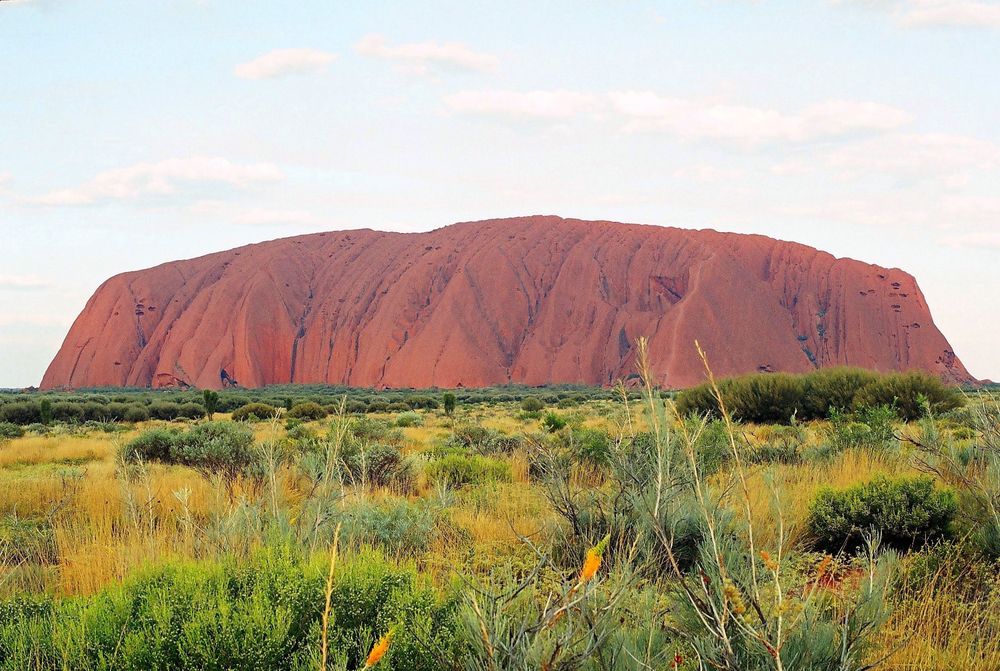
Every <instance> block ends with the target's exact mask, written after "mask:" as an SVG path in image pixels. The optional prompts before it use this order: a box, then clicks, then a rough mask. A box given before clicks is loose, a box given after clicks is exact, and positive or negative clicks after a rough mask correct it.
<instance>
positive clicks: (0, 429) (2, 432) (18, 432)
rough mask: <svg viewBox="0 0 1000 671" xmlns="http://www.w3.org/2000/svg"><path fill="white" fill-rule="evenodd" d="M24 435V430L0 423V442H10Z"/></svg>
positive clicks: (8, 423) (7, 423)
mask: <svg viewBox="0 0 1000 671" xmlns="http://www.w3.org/2000/svg"><path fill="white" fill-rule="evenodd" d="M23 435H24V429H22V428H21V427H20V426H18V425H17V424H13V423H11V422H0V440H11V439H13V438H20V437H21V436H23Z"/></svg>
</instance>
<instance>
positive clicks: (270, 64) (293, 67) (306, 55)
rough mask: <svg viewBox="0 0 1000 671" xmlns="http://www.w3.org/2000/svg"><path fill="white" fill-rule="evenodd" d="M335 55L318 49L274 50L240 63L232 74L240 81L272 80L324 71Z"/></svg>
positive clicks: (334, 58)
mask: <svg viewBox="0 0 1000 671" xmlns="http://www.w3.org/2000/svg"><path fill="white" fill-rule="evenodd" d="M336 58H337V55H336V54H331V53H330V52H328V51H320V50H318V49H275V50H274V51H269V52H268V53H266V54H264V55H262V56H258V57H257V58H255V59H253V60H252V61H247V62H246V63H240V64H239V65H237V66H236V67H235V68H234V69H233V72H234V73H235V74H236V76H237V77H240V78H241V79H273V78H275V77H284V76H286V75H291V74H301V73H304V72H317V71H321V70H324V69H326V66H328V65H329V64H330V63H332V62H333V61H334V60H336Z"/></svg>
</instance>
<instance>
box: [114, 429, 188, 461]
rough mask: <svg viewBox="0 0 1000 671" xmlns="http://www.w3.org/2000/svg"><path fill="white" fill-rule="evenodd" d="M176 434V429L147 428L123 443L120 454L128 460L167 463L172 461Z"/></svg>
mask: <svg viewBox="0 0 1000 671" xmlns="http://www.w3.org/2000/svg"><path fill="white" fill-rule="evenodd" d="M178 435H179V434H178V432H177V431H172V430H168V429H148V430H146V431H143V432H142V433H140V434H139V435H138V436H136V437H135V438H133V439H132V440H130V441H128V442H127V443H125V445H123V446H122V449H121V456H122V457H123V458H124V459H126V460H128V461H132V460H141V461H160V462H164V463H169V462H170V461H172V455H171V452H172V450H173V447H174V444H175V443H176V442H177V437H178Z"/></svg>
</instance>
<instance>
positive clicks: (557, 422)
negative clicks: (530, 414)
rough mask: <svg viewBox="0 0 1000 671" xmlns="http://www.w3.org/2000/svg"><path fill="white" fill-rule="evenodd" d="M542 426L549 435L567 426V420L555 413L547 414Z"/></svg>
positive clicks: (543, 418)
mask: <svg viewBox="0 0 1000 671" xmlns="http://www.w3.org/2000/svg"><path fill="white" fill-rule="evenodd" d="M542 426H543V427H545V430H546V431H548V432H549V433H555V432H556V431H559V430H560V429H562V428H563V427H564V426H566V420H565V419H564V418H563V417H561V416H559V415H557V414H556V413H554V412H547V413H545V416H544V417H542Z"/></svg>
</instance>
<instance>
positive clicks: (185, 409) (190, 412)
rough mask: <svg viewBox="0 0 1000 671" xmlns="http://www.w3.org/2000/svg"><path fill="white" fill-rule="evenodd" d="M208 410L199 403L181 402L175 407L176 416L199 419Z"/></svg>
mask: <svg viewBox="0 0 1000 671" xmlns="http://www.w3.org/2000/svg"><path fill="white" fill-rule="evenodd" d="M207 414H208V411H207V410H205V406H203V405H201V404H200V403H182V404H181V406H180V407H179V408H178V409H177V416H178V417H183V418H185V419H201V418H202V417H204V416H206V415H207Z"/></svg>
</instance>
